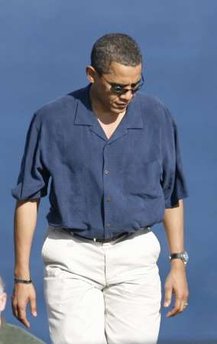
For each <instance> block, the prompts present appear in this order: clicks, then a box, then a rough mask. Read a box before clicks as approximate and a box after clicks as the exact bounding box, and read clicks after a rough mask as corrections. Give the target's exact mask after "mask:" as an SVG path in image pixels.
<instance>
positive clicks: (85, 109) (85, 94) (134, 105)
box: [73, 85, 143, 129]
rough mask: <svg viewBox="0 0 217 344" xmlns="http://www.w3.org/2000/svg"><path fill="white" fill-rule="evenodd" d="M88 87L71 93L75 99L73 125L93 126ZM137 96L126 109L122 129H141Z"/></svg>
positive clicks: (141, 121) (94, 120)
mask: <svg viewBox="0 0 217 344" xmlns="http://www.w3.org/2000/svg"><path fill="white" fill-rule="evenodd" d="M89 90H90V85H88V86H87V87H85V88H83V89H81V90H79V91H76V92H74V93H73V95H74V97H75V98H76V99H77V107H76V114H75V120H74V123H75V125H91V126H92V125H95V124H96V118H95V116H94V113H93V111H92V108H91V103H90V97H89ZM139 98H140V97H139V94H136V95H135V97H134V99H133V100H132V102H131V103H130V104H129V106H128V108H127V112H126V114H125V116H124V118H123V121H122V122H123V123H122V124H123V128H126V129H141V128H143V119H142V115H141V109H140V101H139Z"/></svg>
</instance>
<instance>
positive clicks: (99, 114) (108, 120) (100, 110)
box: [90, 87, 126, 124]
mask: <svg viewBox="0 0 217 344" xmlns="http://www.w3.org/2000/svg"><path fill="white" fill-rule="evenodd" d="M90 101H91V106H92V110H93V112H94V114H95V116H96V118H97V119H98V120H99V121H100V122H101V123H103V124H113V123H115V122H117V121H118V120H121V119H122V118H123V117H124V115H125V113H126V110H124V111H123V112H119V113H116V112H111V111H109V110H108V109H106V108H105V107H104V106H103V104H101V102H100V101H99V100H98V99H97V97H96V96H95V95H94V91H93V89H92V87H91V88H90Z"/></svg>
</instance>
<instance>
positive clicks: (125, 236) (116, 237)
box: [61, 226, 151, 244]
mask: <svg viewBox="0 0 217 344" xmlns="http://www.w3.org/2000/svg"><path fill="white" fill-rule="evenodd" d="M61 229H63V230H65V231H67V232H68V233H70V234H71V235H72V236H74V237H75V238H78V239H79V240H87V241H92V242H98V243H103V244H105V243H109V242H112V241H115V240H126V239H128V238H130V237H131V236H132V235H139V234H145V233H148V232H150V231H151V227H149V226H147V227H144V228H140V229H138V230H136V231H134V232H130V233H126V232H124V233H120V234H117V235H114V236H113V237H111V238H103V239H101V238H89V237H84V236H82V235H80V234H78V233H76V232H74V231H73V230H70V229H68V228H61Z"/></svg>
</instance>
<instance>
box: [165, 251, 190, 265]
mask: <svg viewBox="0 0 217 344" xmlns="http://www.w3.org/2000/svg"><path fill="white" fill-rule="evenodd" d="M169 259H170V260H172V259H181V260H182V261H183V263H184V264H185V265H186V264H187V262H188V259H189V257H188V253H187V252H186V251H183V252H179V253H171V254H170V255H169Z"/></svg>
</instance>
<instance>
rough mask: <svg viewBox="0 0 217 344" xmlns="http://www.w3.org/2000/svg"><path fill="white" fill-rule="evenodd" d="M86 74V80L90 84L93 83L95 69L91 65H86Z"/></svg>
mask: <svg viewBox="0 0 217 344" xmlns="http://www.w3.org/2000/svg"><path fill="white" fill-rule="evenodd" d="M86 75H87V79H88V81H89V82H90V83H91V84H93V83H94V82H95V78H96V71H95V69H94V68H93V67H92V66H87V67H86Z"/></svg>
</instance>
